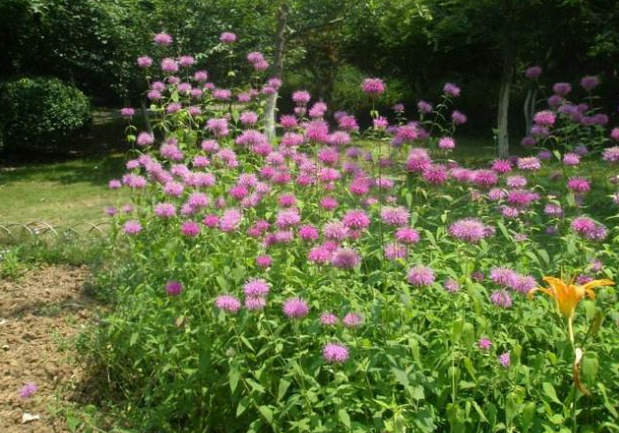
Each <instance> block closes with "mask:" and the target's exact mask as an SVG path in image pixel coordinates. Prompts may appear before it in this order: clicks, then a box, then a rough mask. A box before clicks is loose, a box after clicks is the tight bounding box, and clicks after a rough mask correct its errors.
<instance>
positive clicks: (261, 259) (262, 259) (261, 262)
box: [256, 255, 273, 269]
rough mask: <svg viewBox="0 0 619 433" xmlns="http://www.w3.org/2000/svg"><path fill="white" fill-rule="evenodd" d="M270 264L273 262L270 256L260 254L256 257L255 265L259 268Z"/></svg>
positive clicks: (264, 267)
mask: <svg viewBox="0 0 619 433" xmlns="http://www.w3.org/2000/svg"><path fill="white" fill-rule="evenodd" d="M272 264H273V259H272V258H271V256H267V255H262V256H258V257H256V265H257V266H258V267H259V268H262V269H266V268H268V267H270V266H271V265H272Z"/></svg>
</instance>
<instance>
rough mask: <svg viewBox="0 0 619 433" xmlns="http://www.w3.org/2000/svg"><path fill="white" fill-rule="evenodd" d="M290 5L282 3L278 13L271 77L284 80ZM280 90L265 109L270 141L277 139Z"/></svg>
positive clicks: (286, 2)
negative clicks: (276, 116) (276, 117)
mask: <svg viewBox="0 0 619 433" xmlns="http://www.w3.org/2000/svg"><path fill="white" fill-rule="evenodd" d="M289 12H290V5H289V4H288V1H282V3H281V4H280V6H279V11H278V12H277V30H276V32H275V52H274V55H273V66H272V67H271V76H272V77H278V78H280V79H281V78H282V74H283V72H284V51H285V48H286V24H287V22H288V14H289ZM278 96H279V89H278V90H276V91H275V92H274V93H273V94H272V95H269V97H268V98H267V103H266V107H265V108H264V133H265V135H266V136H267V138H268V139H269V141H273V140H274V139H275V135H276V134H275V125H276V120H275V112H276V111H277V98H278Z"/></svg>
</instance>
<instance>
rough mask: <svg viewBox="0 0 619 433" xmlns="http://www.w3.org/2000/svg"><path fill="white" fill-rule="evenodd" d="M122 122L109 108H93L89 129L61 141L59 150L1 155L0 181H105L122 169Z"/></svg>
mask: <svg viewBox="0 0 619 433" xmlns="http://www.w3.org/2000/svg"><path fill="white" fill-rule="evenodd" d="M125 126H126V125H125V123H124V121H123V120H122V119H120V118H119V117H118V116H116V115H115V114H114V113H113V112H112V111H110V110H98V111H95V112H94V113H93V124H92V127H91V128H90V130H89V131H88V132H87V133H84V134H81V135H80V136H78V137H75V138H73V139H71V140H69V141H67V142H66V143H64V144H63V145H62V149H61V150H60V151H57V152H48V153H46V152H34V151H30V152H27V153H22V154H9V155H2V163H0V185H3V186H6V185H10V184H11V183H14V182H36V181H45V182H58V183H63V184H71V183H77V182H87V183H90V184H92V185H102V184H106V183H107V182H108V181H109V180H110V179H113V178H115V177H118V176H120V175H121V174H122V173H123V171H124V161H125V159H126V158H125V154H126V152H127V151H128V147H127V145H126V143H125V142H124V141H123V137H124V136H125Z"/></svg>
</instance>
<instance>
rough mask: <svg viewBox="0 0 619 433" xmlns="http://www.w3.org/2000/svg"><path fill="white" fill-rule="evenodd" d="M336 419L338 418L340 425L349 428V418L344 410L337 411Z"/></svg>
mask: <svg viewBox="0 0 619 433" xmlns="http://www.w3.org/2000/svg"><path fill="white" fill-rule="evenodd" d="M337 417H338V418H339V420H340V422H341V423H342V424H344V425H345V426H346V427H348V428H350V416H349V415H348V412H346V410H345V409H339V410H338V411H337Z"/></svg>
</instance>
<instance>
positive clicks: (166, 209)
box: [155, 203, 176, 218]
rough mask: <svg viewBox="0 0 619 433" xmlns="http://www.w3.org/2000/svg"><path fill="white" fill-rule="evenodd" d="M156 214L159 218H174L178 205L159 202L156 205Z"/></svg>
mask: <svg viewBox="0 0 619 433" xmlns="http://www.w3.org/2000/svg"><path fill="white" fill-rule="evenodd" d="M155 215H157V216H158V217H159V218H172V217H173V216H175V215H176V207H175V206H174V205H173V204H172V203H159V204H158V205H157V206H155Z"/></svg>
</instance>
